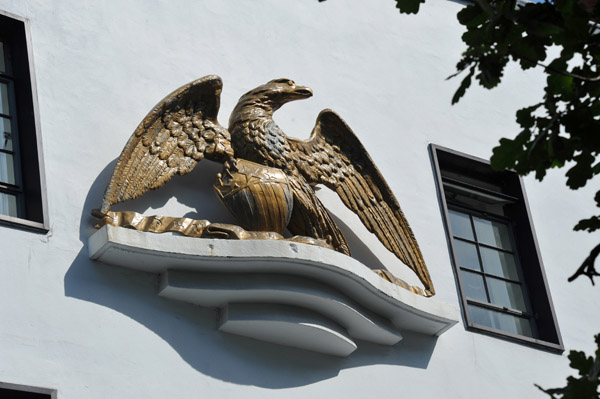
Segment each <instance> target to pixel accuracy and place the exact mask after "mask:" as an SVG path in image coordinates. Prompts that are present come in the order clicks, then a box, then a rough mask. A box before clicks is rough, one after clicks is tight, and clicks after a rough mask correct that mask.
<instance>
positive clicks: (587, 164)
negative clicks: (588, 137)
mask: <svg viewBox="0 0 600 399" xmlns="http://www.w3.org/2000/svg"><path fill="white" fill-rule="evenodd" d="M574 159H575V161H576V163H575V166H573V167H572V168H571V169H569V171H568V172H567V174H566V176H567V185H568V186H569V187H570V188H572V189H577V188H581V187H583V186H585V183H587V181H588V180H589V179H591V178H592V177H593V176H594V173H593V171H592V163H593V162H594V160H595V159H596V158H595V157H594V156H593V155H592V154H590V153H589V152H584V153H581V154H579V155H577V156H576V157H575V158H574Z"/></svg>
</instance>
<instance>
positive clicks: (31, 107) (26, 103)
mask: <svg viewBox="0 0 600 399" xmlns="http://www.w3.org/2000/svg"><path fill="white" fill-rule="evenodd" d="M0 37H1V38H2V41H3V42H4V43H5V44H6V46H7V48H8V53H9V54H10V59H7V62H8V63H9V64H10V66H11V67H10V69H9V70H7V73H2V72H0V80H2V81H3V82H9V84H10V91H11V93H10V94H9V95H10V97H11V99H10V100H11V104H10V108H11V114H12V115H11V120H12V121H11V124H12V130H13V134H14V136H15V137H17V139H16V140H15V144H16V145H15V148H14V152H15V155H14V164H15V173H16V174H17V179H16V181H15V184H5V183H0V192H3V193H7V194H12V195H16V196H17V207H18V214H17V216H9V215H5V214H0V225H4V226H10V227H16V228H20V229H26V230H30V231H34V232H39V233H47V232H48V231H49V222H48V209H47V202H46V201H47V200H46V185H45V177H44V169H43V165H44V163H43V157H42V141H41V134H40V123H39V110H38V103H37V93H36V84H35V74H34V68H33V61H32V60H33V57H32V46H31V36H30V33H29V23H28V21H27V19H25V18H21V17H19V16H16V15H13V14H10V13H7V12H4V11H2V10H0Z"/></svg>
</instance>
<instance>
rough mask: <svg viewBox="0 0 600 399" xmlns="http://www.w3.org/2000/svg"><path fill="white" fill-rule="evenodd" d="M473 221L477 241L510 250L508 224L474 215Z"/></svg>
mask: <svg viewBox="0 0 600 399" xmlns="http://www.w3.org/2000/svg"><path fill="white" fill-rule="evenodd" d="M473 223H474V224H475V232H476V233H477V241H479V242H481V243H483V244H487V245H491V246H494V247H497V248H503V249H508V250H510V251H512V248H511V246H510V238H509V235H508V226H506V224H504V223H501V222H495V221H491V220H486V219H481V218H478V217H475V216H473Z"/></svg>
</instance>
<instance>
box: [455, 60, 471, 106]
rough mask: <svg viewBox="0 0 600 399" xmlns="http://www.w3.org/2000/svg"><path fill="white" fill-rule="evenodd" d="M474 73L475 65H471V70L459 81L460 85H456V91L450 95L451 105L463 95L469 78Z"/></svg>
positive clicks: (468, 84)
mask: <svg viewBox="0 0 600 399" xmlns="http://www.w3.org/2000/svg"><path fill="white" fill-rule="evenodd" d="M474 73H475V67H471V70H470V71H469V73H468V74H467V76H465V78H464V79H463V80H462V82H461V83H460V86H458V89H456V92H455V93H454V96H453V97H452V105H454V104H456V103H457V102H458V101H459V100H460V99H461V98H462V96H464V95H465V92H466V91H467V89H468V88H469V86H471V78H472V77H473V74H474Z"/></svg>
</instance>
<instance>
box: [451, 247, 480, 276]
mask: <svg viewBox="0 0 600 399" xmlns="http://www.w3.org/2000/svg"><path fill="white" fill-rule="evenodd" d="M454 249H455V250H456V257H457V258H458V265H459V266H462V267H466V268H468V269H473V270H481V267H480V266H479V258H478V257H477V248H476V247H475V245H474V244H471V243H468V242H464V241H460V240H454Z"/></svg>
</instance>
